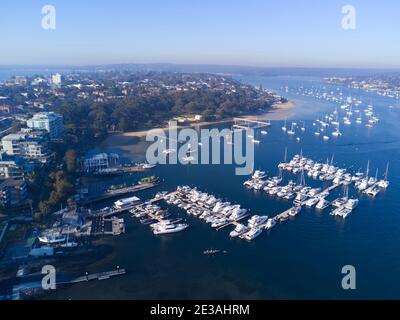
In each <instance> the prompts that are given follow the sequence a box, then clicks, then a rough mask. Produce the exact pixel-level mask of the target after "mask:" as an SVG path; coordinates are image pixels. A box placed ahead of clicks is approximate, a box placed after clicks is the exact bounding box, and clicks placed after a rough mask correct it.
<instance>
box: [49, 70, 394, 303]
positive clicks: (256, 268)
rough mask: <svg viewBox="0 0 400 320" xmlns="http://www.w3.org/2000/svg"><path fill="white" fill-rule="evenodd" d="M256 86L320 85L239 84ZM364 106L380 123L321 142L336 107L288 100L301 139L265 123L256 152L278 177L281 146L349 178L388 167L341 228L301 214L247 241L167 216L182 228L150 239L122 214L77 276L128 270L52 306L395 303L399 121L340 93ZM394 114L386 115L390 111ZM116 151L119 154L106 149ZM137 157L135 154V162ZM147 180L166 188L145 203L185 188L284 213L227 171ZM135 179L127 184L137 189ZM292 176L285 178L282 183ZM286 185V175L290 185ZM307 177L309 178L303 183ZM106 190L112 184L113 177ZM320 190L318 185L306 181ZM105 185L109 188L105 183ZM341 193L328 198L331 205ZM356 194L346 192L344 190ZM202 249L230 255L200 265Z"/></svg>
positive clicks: (180, 171)
mask: <svg viewBox="0 0 400 320" xmlns="http://www.w3.org/2000/svg"><path fill="white" fill-rule="evenodd" d="M242 80H243V81H246V82H249V83H253V84H255V85H258V84H260V83H261V84H263V86H264V87H266V88H271V89H275V90H276V91H278V92H280V88H281V87H282V86H285V85H288V86H289V87H298V86H301V85H303V86H309V87H312V86H321V82H320V80H319V79H316V78H298V77H297V78H294V77H275V78H272V77H271V78H250V77H248V78H242ZM347 91H349V92H351V93H352V96H356V97H358V96H359V97H360V98H361V99H362V100H363V101H364V102H366V103H372V104H373V105H374V106H375V111H376V113H377V114H378V115H379V117H380V118H381V123H379V124H378V125H377V126H376V127H375V128H373V129H370V130H367V128H365V127H364V126H359V127H357V126H356V125H353V126H351V127H344V126H342V128H341V131H342V132H343V136H342V137H341V138H340V139H338V140H333V139H331V140H330V141H328V142H325V143H324V142H323V141H322V140H321V138H317V137H315V136H314V134H313V132H314V128H313V127H312V122H313V120H315V119H316V118H317V117H318V115H319V114H320V113H321V112H332V111H333V108H334V106H335V105H334V104H332V103H327V102H322V101H319V100H316V99H314V98H307V97H299V96H297V95H295V94H293V93H290V94H286V96H288V97H289V98H290V99H293V100H295V101H296V103H297V105H298V107H297V110H296V112H297V114H296V116H295V118H296V120H298V122H299V121H302V120H304V121H305V125H306V128H307V131H306V132H305V133H303V134H301V138H302V142H301V143H298V142H296V141H295V139H294V138H290V137H288V136H287V135H284V134H282V131H281V126H282V125H283V122H281V121H276V122H274V123H273V126H272V128H271V129H270V130H269V134H268V136H266V137H263V136H261V135H260V134H259V133H258V135H257V137H258V138H259V139H261V140H262V143H261V144H260V145H259V146H256V159H255V167H256V168H257V169H262V170H265V171H267V172H269V173H270V174H271V175H276V174H277V173H278V172H277V164H278V163H279V161H281V160H282V159H283V155H284V149H285V147H288V150H289V157H291V156H293V155H294V154H295V153H299V152H300V149H301V148H302V149H303V153H304V155H306V156H308V157H310V158H313V159H314V160H321V161H325V160H326V159H327V158H331V157H332V154H334V162H335V163H336V164H337V165H339V166H341V167H346V168H351V169H352V170H354V171H356V170H357V169H358V168H362V169H363V170H364V169H365V167H366V163H367V160H368V159H369V160H370V161H371V172H375V169H376V168H378V169H379V170H380V172H381V173H383V171H384V169H385V166H386V163H387V161H388V160H389V161H390V173H389V179H390V181H391V185H390V187H389V189H388V190H387V191H386V192H381V194H380V195H379V196H378V197H377V198H376V199H374V200H372V199H369V198H368V197H365V196H360V200H361V201H360V205H359V207H358V208H357V209H356V210H355V212H354V213H353V214H352V215H351V216H350V217H349V218H348V219H347V220H346V221H343V220H340V219H336V218H334V217H332V216H330V215H329V214H328V212H329V211H324V212H323V213H318V212H316V211H315V210H314V209H309V210H308V209H304V210H303V211H302V212H301V214H300V215H298V216H297V217H296V218H295V219H293V220H291V221H287V222H286V223H283V224H279V225H277V226H276V227H275V228H274V229H272V230H271V231H269V232H264V233H263V234H262V235H261V236H260V237H258V238H257V239H256V241H254V242H253V243H248V242H245V241H243V240H231V239H229V231H230V230H231V229H229V228H227V229H226V230H221V231H219V232H216V231H214V230H212V228H211V227H210V226H209V225H207V224H205V223H203V222H202V221H200V220H198V219H196V218H192V217H188V216H187V215H186V214H185V213H184V212H183V211H180V210H179V209H174V208H171V211H172V212H174V213H175V215H176V216H179V215H180V216H182V217H185V218H187V221H188V222H189V224H190V229H188V230H187V232H184V233H179V234H175V235H173V236H165V237H155V236H153V234H152V233H151V232H150V230H149V228H148V227H146V226H143V225H141V224H140V223H139V222H137V221H135V220H133V219H131V218H130V217H129V216H126V220H127V224H128V226H127V233H126V234H125V235H122V236H120V237H115V238H105V239H103V240H101V243H102V244H106V245H109V246H112V248H113V251H112V252H110V253H109V254H108V255H107V256H106V257H105V258H102V259H100V260H97V261H93V263H92V264H88V265H85V266H82V269H80V270H81V271H82V273H83V272H84V271H86V270H88V271H102V270H107V269H112V268H114V267H115V266H116V265H119V266H121V267H124V268H126V269H127V270H128V274H127V275H126V276H125V277H121V278H119V279H112V280H110V281H103V282H93V283H85V284H80V285H75V286H73V287H69V288H66V289H63V290H59V291H57V292H56V293H55V294H54V295H52V296H51V297H52V298H60V299H65V298H72V299H79V298H94V299H96V298H100V299H101V298H109V299H143V298H155V299H174V298H180V299H196V298H209V299H210V298H211V299H212V298H226V299H249V298H254V299H316V298H318V299H334V298H339V299H359V298H400V289H399V288H398V286H397V283H398V282H399V280H400V252H399V250H398V244H399V243H400V212H399V204H400V203H399V199H400V197H399V194H400V183H399V180H398V178H397V177H398V176H399V173H400V172H399V168H400V166H399V159H400V132H399V130H398V128H399V127H398V123H399V120H400V118H399V117H400V115H399V109H398V107H399V106H398V103H397V104H396V102H395V101H393V100H386V99H384V98H381V97H377V96H375V95H373V94H365V93H362V92H361V91H356V92H355V91H352V90H350V89H349V90H347V89H346V90H344V92H346V93H347ZM389 105H393V106H394V108H392V109H389V108H388V106H389ZM112 149H113V150H117V151H118V146H113V148H112ZM138 158H140V155H138ZM154 174H156V175H158V176H160V177H161V178H162V179H163V180H164V182H163V183H162V186H161V187H160V188H159V189H158V190H152V191H148V192H144V193H141V194H140V197H142V198H143V199H146V198H150V197H152V196H153V195H154V193H155V192H157V191H159V190H170V191H172V190H174V189H175V188H176V186H177V185H182V184H189V185H193V186H198V188H199V189H201V190H204V191H208V192H211V193H213V194H215V195H218V196H220V197H222V198H224V199H226V200H229V201H231V202H237V203H240V204H241V205H242V206H243V207H245V208H248V209H250V210H251V212H252V213H258V214H267V215H270V216H274V215H276V214H277V213H280V212H282V211H283V210H285V209H287V208H289V207H290V203H289V202H287V201H279V200H276V199H274V198H271V197H269V196H267V195H266V194H265V193H262V192H260V193H254V192H253V191H248V190H246V189H245V188H243V186H242V183H243V181H244V180H246V178H247V177H243V176H235V174H234V167H233V166H228V165H220V166H211V165H209V166H200V165H199V166H180V165H178V166H158V167H157V168H156V169H155V170H154ZM138 177H140V176H134V177H131V178H127V179H126V180H129V181H131V180H133V181H135V180H136V179H137V178H138ZM287 178H290V177H287ZM291 178H294V177H291ZM306 179H307V177H306ZM113 182H118V179H116V180H114V181H113ZM307 182H309V183H310V184H313V185H321V184H320V183H319V182H316V183H315V182H310V181H309V180H307ZM109 183H112V182H109ZM339 192H341V190H337V191H336V192H333V194H332V195H331V198H334V197H335V196H337V195H338V194H339ZM351 192H352V193H354V194H355V192H354V190H351ZM209 247H216V248H222V249H225V250H227V251H228V252H229V253H228V254H226V255H221V256H214V257H207V256H204V255H203V254H202V251H203V250H204V249H206V248H209ZM349 264H350V265H353V266H355V268H356V270H357V290H354V291H351V292H349V291H344V290H343V289H342V288H341V279H342V275H341V269H342V267H343V266H344V265H349Z"/></svg>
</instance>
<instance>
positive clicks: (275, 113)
mask: <svg viewBox="0 0 400 320" xmlns="http://www.w3.org/2000/svg"><path fill="white" fill-rule="evenodd" d="M295 107H296V104H295V103H294V102H293V101H288V102H286V103H281V104H275V105H273V106H272V108H271V110H270V111H268V112H267V113H265V114H260V115H249V116H241V117H239V118H242V119H249V120H260V121H262V120H265V121H269V120H271V121H273V120H285V119H287V118H289V117H292V116H293V115H294V114H295ZM232 121H233V119H232V118H227V119H224V120H219V121H202V122H196V123H192V124H187V125H178V126H177V128H178V129H182V128H196V127H203V126H209V125H213V124H222V123H229V122H232ZM157 129H162V130H168V129H169V128H168V127H163V128H157ZM148 131H149V130H143V131H133V132H124V133H117V134H113V135H110V136H109V137H107V139H106V140H104V141H103V143H102V144H101V145H102V146H103V147H108V146H118V147H120V146H121V145H127V144H129V142H128V141H129V140H130V139H129V138H136V139H133V140H137V138H143V137H145V136H146V135H147V132H148ZM121 142H122V143H121ZM132 142H133V141H132ZM136 142H138V141H136Z"/></svg>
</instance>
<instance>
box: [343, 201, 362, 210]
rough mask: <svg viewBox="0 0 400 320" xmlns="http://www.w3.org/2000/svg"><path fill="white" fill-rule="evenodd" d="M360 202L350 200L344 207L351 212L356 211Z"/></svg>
mask: <svg viewBox="0 0 400 320" xmlns="http://www.w3.org/2000/svg"><path fill="white" fill-rule="evenodd" d="M359 202H360V200H358V199H349V200H347V202H346V203H345V204H344V207H345V208H347V209H350V210H354V209H355V208H356V207H357V206H358V203H359Z"/></svg>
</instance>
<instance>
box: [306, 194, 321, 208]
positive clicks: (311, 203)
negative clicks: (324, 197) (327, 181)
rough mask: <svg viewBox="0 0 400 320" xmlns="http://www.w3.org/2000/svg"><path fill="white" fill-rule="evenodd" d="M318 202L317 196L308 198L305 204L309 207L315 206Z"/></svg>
mask: <svg viewBox="0 0 400 320" xmlns="http://www.w3.org/2000/svg"><path fill="white" fill-rule="evenodd" d="M318 202H319V198H317V197H315V198H310V199H308V200H307V201H306V203H305V205H306V206H307V207H309V208H311V207H313V206H315V205H316V204H317V203H318Z"/></svg>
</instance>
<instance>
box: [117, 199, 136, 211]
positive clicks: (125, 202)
mask: <svg viewBox="0 0 400 320" xmlns="http://www.w3.org/2000/svg"><path fill="white" fill-rule="evenodd" d="M139 203H140V199H139V198H138V197H130V198H124V199H120V200H118V201H115V202H114V206H115V208H116V209H124V208H129V207H132V206H134V205H136V204H139Z"/></svg>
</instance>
